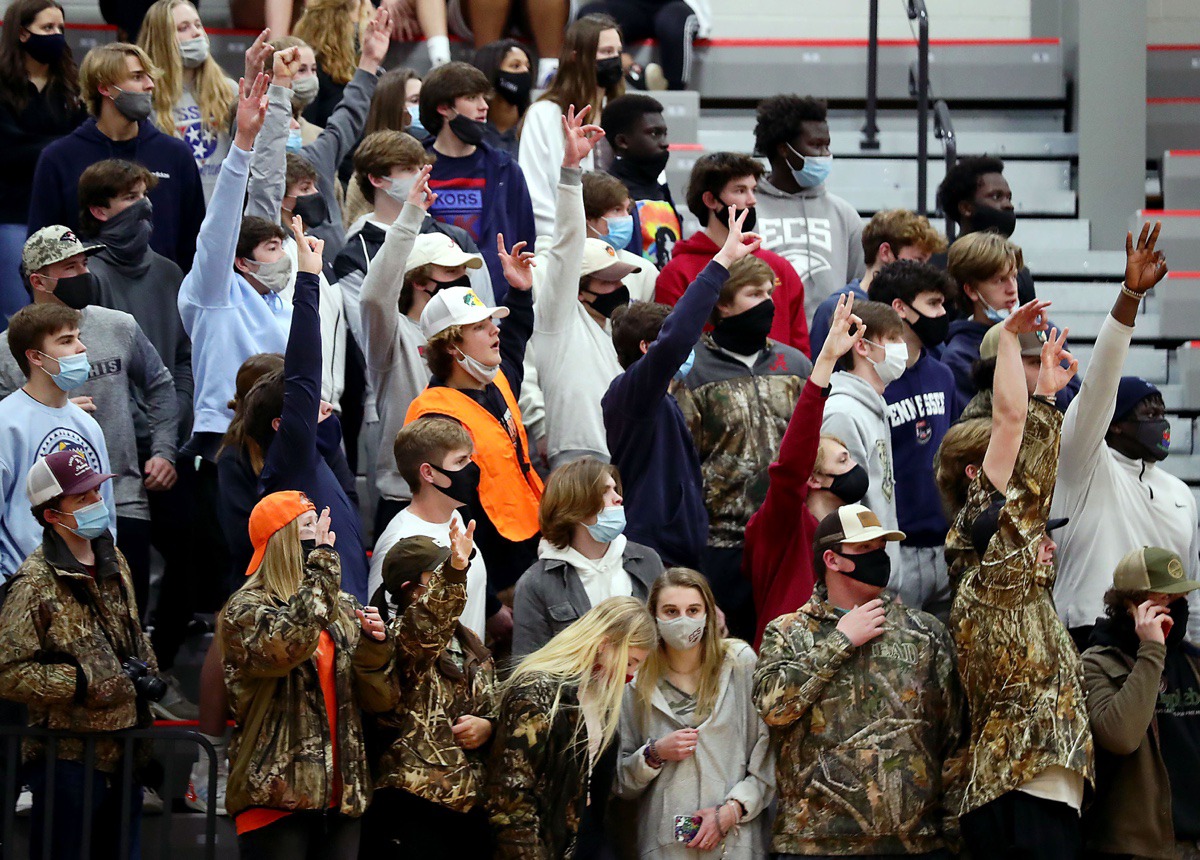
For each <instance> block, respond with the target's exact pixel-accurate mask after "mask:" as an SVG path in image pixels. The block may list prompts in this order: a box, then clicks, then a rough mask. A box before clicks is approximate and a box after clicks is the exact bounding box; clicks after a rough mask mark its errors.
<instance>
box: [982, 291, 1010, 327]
mask: <svg viewBox="0 0 1200 860" xmlns="http://www.w3.org/2000/svg"><path fill="white" fill-rule="evenodd" d="M979 301H981V302H983V313H984V316H986V317H987V318H988V319H990V320H991V321H992V322H994V323H1002V322H1004V321H1005V320H1006V319H1008V317H1009V315H1010V314H1011V313H1012V311H1010V310H1009V309H1008V308H999V309H997V308H994V307H992V306H991V305H989V304H988V303H987V302H985V301H984V300H983V298H982V297H980V299H979Z"/></svg>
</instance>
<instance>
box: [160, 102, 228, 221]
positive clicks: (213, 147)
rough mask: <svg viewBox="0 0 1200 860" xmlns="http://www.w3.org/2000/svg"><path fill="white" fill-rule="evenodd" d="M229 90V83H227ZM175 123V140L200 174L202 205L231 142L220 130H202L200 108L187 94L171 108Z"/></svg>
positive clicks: (219, 128)
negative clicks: (192, 160)
mask: <svg viewBox="0 0 1200 860" xmlns="http://www.w3.org/2000/svg"><path fill="white" fill-rule="evenodd" d="M229 85H230V87H232V86H233V82H232V81H230V82H229ZM171 115H172V116H173V117H174V120H175V136H176V137H178V138H179V139H180V140H182V141H183V142H184V143H186V144H187V145H188V149H190V150H191V151H192V158H194V159H196V169H197V170H199V171H200V182H201V183H202V184H203V186H204V202H205V203H207V202H208V201H209V200H210V199H211V198H212V193H213V189H214V188H215V187H216V185H217V174H218V173H220V171H221V162H222V161H224V160H225V156H226V155H228V154H229V146H230V143H231V142H232V141H231V140H230V138H229V130H228V129H227V128H226V127H225V126H224V125H222V126H218V127H216V128H213V127H209V126H205V125H204V123H203V122H202V121H201V117H200V105H199V104H197V103H196V99H195V97H194V96H193V95H192V94H191V92H189V91H188V90H186V89H185V90H184V91H183V95H182V96H181V97H180V99H179V101H178V102H177V103H176V104H175V107H173V108H171Z"/></svg>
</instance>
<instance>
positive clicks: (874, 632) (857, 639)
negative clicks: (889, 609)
mask: <svg viewBox="0 0 1200 860" xmlns="http://www.w3.org/2000/svg"><path fill="white" fill-rule="evenodd" d="M884 618H885V613H884V608H883V601H882V600H880V599H879V598H878V597H876V598H875V599H874V600H868V601H867V602H866V603H864V604H863V605H862V606H856V607H854V608H853V609H851V610H850V611H849V612H847V613H846V614H845V615H843V616H842V620H841V621H839V622H838V624H837V629H838V630H840V631H842V633H843V635H845V637H846V638H847V639H849V640H850V644H851V645H853V646H854V647H855V648H857V647H858V646H860V645H865V644H866V643H868V642H870V641H871V640H872V639H874V638H876V637H877V636H879V635H880V634H882V633H883V622H884Z"/></svg>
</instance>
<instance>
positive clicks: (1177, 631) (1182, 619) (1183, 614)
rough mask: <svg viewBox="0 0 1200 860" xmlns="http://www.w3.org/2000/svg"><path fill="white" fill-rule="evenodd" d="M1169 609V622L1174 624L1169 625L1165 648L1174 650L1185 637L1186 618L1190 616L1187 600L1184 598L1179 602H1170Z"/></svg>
mask: <svg viewBox="0 0 1200 860" xmlns="http://www.w3.org/2000/svg"><path fill="white" fill-rule="evenodd" d="M1169 608H1170V610H1171V621H1173V622H1174V623H1173V624H1172V625H1171V632H1170V633H1168V634H1167V647H1168V648H1174V647H1175V646H1177V645H1179V644H1180V643H1181V642H1183V640H1184V637H1186V636H1187V626H1188V616H1189V614H1190V613H1189V611H1188V602H1187V598H1186V597H1184V598H1182V599H1180V600H1175V601H1172V602H1171V604H1170V606H1169Z"/></svg>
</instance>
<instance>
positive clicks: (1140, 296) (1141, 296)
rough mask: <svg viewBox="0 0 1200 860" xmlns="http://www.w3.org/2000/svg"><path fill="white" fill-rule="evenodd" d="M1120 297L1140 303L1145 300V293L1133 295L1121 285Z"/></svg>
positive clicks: (1131, 291)
mask: <svg viewBox="0 0 1200 860" xmlns="http://www.w3.org/2000/svg"><path fill="white" fill-rule="evenodd" d="M1121 295H1124V296H1129V298H1131V299H1133V300H1134V301H1135V302H1140V301H1141V300H1142V299H1144V298H1146V294H1145V293H1135V292H1134V291H1133V290H1131V289H1129V287H1127V286H1125V285H1124V284H1121Z"/></svg>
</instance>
